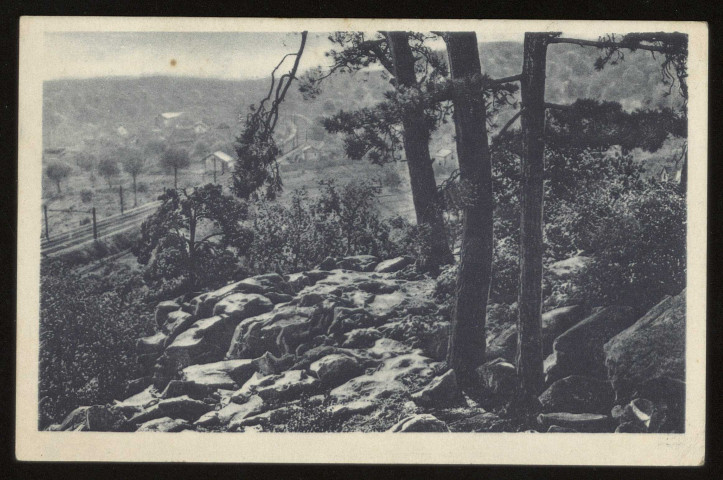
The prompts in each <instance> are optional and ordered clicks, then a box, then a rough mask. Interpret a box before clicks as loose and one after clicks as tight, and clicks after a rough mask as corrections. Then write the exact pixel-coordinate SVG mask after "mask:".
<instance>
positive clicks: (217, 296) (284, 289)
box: [191, 273, 294, 318]
mask: <svg viewBox="0 0 723 480" xmlns="http://www.w3.org/2000/svg"><path fill="white" fill-rule="evenodd" d="M270 292H274V293H283V294H288V295H292V294H293V293H294V289H293V288H292V287H291V285H289V284H288V283H286V281H285V280H284V278H283V277H282V276H281V275H278V274H276V273H267V274H265V275H257V276H255V277H250V278H247V279H244V280H241V281H240V282H235V283H230V284H228V285H226V286H225V287H223V288H220V289H218V290H214V291H213V292H208V293H204V294H202V295H199V296H197V297H195V298H194V299H193V300H191V306H192V307H193V309H194V315H195V316H196V318H205V317H210V316H212V315H213V310H214V308H215V306H216V304H217V303H218V302H220V301H221V300H223V299H224V298H226V297H228V296H229V295H233V294H236V293H242V294H256V295H264V294H266V293H270Z"/></svg>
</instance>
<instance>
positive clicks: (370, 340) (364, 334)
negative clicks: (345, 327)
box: [341, 327, 382, 348]
mask: <svg viewBox="0 0 723 480" xmlns="http://www.w3.org/2000/svg"><path fill="white" fill-rule="evenodd" d="M344 338H345V340H344V343H342V345H341V346H342V347H344V348H368V347H371V346H372V345H374V342H375V341H377V340H378V339H380V338H382V334H381V332H379V330H377V329H376V328H373V327H367V328H356V329H354V330H352V331H351V332H348V333H345V334H344Z"/></svg>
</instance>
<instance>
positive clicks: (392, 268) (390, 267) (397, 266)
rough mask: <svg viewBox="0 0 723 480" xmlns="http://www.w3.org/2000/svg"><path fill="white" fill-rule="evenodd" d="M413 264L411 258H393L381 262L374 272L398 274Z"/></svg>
mask: <svg viewBox="0 0 723 480" xmlns="http://www.w3.org/2000/svg"><path fill="white" fill-rule="evenodd" d="M413 262H414V260H412V259H411V258H410V257H397V258H392V259H390V260H384V261H383V262H380V263H379V264H378V265H377V266H376V267H374V271H375V272H377V273H393V272H398V271H399V270H401V269H403V268H404V267H406V266H407V265H411V264H412V263H413Z"/></svg>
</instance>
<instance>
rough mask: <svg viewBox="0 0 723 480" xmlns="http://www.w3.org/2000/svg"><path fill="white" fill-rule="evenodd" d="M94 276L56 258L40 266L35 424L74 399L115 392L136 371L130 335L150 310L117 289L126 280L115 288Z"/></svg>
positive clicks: (54, 416) (58, 415)
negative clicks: (85, 274)
mask: <svg viewBox="0 0 723 480" xmlns="http://www.w3.org/2000/svg"><path fill="white" fill-rule="evenodd" d="M100 278H103V277H100ZM98 280H99V278H96V277H93V276H90V277H87V278H81V277H80V276H79V275H77V274H75V273H73V272H72V271H71V270H70V269H69V268H68V267H67V266H66V265H65V264H64V263H61V262H59V261H51V262H43V264H42V266H41V290H40V379H39V380H40V383H39V415H40V417H39V428H44V427H45V426H47V425H48V424H49V423H51V422H53V421H60V420H62V418H63V417H64V416H65V415H67V414H68V413H69V412H70V411H71V410H73V409H74V408H76V407H77V406H78V405H92V404H98V403H108V402H111V401H112V400H113V399H116V398H121V395H122V394H123V393H124V388H125V382H126V381H127V380H130V379H132V378H134V373H136V372H135V368H134V367H135V358H134V347H135V340H136V338H138V337H139V336H142V335H149V334H150V333H151V332H152V323H153V322H152V310H151V309H150V307H149V306H148V305H147V304H146V303H145V302H144V301H142V299H139V298H137V297H136V296H134V295H133V294H132V293H131V292H126V293H125V297H124V296H123V295H122V289H123V288H127V285H128V283H126V284H125V285H123V284H122V283H121V284H118V283H116V285H118V289H117V290H116V289H108V286H107V285H101V284H100V282H98Z"/></svg>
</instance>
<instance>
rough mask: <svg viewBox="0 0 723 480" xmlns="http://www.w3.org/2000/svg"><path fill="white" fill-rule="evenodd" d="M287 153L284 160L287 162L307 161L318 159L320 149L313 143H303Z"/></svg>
mask: <svg viewBox="0 0 723 480" xmlns="http://www.w3.org/2000/svg"><path fill="white" fill-rule="evenodd" d="M287 155H288V156H287V157H286V160H287V161H288V162H289V163H302V162H304V163H307V162H313V161H316V160H318V159H319V158H320V157H321V155H322V153H321V150H320V149H319V148H317V147H315V146H314V145H310V144H308V143H304V144H302V145H301V146H299V147H297V148H295V149H294V150H292V151H290V152H289V153H288V154H287Z"/></svg>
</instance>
